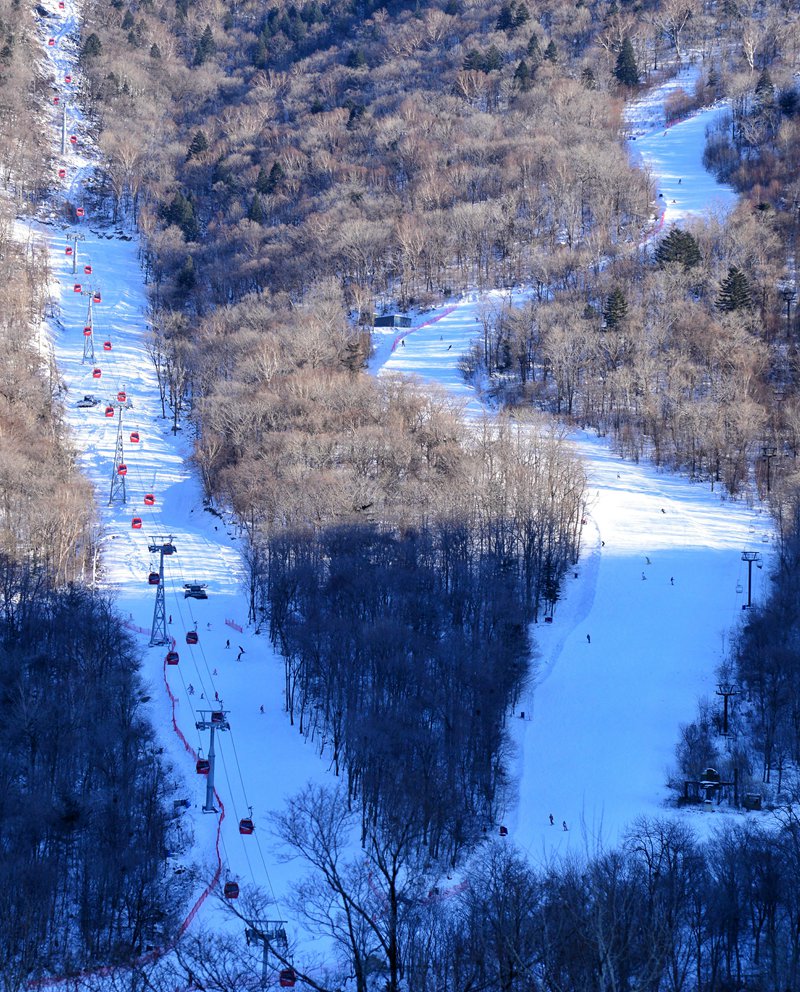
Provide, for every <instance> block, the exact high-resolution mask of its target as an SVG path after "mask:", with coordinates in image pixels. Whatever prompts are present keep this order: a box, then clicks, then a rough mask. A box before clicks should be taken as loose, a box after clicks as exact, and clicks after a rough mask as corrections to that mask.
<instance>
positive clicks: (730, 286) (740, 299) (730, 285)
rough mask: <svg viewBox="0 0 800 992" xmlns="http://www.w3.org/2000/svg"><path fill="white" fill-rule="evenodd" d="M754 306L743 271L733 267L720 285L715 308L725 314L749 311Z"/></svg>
mask: <svg viewBox="0 0 800 992" xmlns="http://www.w3.org/2000/svg"><path fill="white" fill-rule="evenodd" d="M751 305H752V301H751V299H750V284H749V283H748V281H747V276H746V275H745V274H744V272H742V270H741V269H739V268H737V267H736V266H735V265H731V266H730V268H729V269H728V274H727V276H725V278H724V279H723V280H722V282H721V283H720V287H719V293H718V294H717V299H716V302H715V306H716V308H717V309H718V310H721V311H722V312H723V313H733V311H734V310H743V309H747V308H748V307H750V306H751Z"/></svg>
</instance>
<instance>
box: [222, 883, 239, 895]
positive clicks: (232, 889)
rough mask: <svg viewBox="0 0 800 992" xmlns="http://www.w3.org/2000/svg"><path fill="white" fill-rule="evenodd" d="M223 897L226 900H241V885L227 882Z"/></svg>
mask: <svg viewBox="0 0 800 992" xmlns="http://www.w3.org/2000/svg"><path fill="white" fill-rule="evenodd" d="M222 892H223V895H224V896H225V898H226V899H238V898H239V883H238V882H226V883H225V888H224V889H223V890H222Z"/></svg>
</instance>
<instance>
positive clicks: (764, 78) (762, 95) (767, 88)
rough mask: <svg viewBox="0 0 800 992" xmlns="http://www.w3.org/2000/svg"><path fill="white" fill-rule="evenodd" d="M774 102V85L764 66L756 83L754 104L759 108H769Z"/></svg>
mask: <svg viewBox="0 0 800 992" xmlns="http://www.w3.org/2000/svg"><path fill="white" fill-rule="evenodd" d="M774 102H775V84H774V83H773V82H772V76H770V74H769V69H767V68H766V66H765V67H764V68H763V69H762V70H761V75H760V76H759V77H758V82H757V83H756V103H757V104H758V105H759V107H762V108H764V107H771V106H772V105H773V104H774Z"/></svg>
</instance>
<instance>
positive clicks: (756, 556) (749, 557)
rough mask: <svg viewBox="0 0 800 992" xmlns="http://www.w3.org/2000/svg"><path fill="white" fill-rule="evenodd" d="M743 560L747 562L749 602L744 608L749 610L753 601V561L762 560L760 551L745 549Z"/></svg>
mask: <svg viewBox="0 0 800 992" xmlns="http://www.w3.org/2000/svg"><path fill="white" fill-rule="evenodd" d="M742 561H746V562H747V602H746V603H745V604H744V606H742V609H743V610H749V609H750V606H751V604H752V602H753V599H752V594H753V562H756V563H757V564H758V563H759V562H760V561H761V552H760V551H743V552H742Z"/></svg>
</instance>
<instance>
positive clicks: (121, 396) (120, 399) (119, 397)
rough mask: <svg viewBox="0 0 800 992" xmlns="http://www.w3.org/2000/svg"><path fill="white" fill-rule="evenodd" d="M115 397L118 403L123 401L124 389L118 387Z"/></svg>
mask: <svg viewBox="0 0 800 992" xmlns="http://www.w3.org/2000/svg"><path fill="white" fill-rule="evenodd" d="M117 399H118V400H119V402H120V403H124V402H125V400H126V399H127V394H126V393H125V390H124V389H120V391H119V392H118V393H117Z"/></svg>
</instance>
